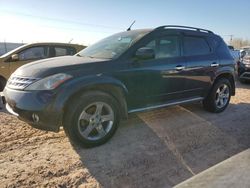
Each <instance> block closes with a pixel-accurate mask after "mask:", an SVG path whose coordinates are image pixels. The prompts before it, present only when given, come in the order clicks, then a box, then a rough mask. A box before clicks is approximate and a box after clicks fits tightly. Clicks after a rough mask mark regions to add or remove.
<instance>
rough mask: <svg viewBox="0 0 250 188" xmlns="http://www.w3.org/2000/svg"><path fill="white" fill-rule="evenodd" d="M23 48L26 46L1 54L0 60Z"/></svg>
mask: <svg viewBox="0 0 250 188" xmlns="http://www.w3.org/2000/svg"><path fill="white" fill-rule="evenodd" d="M24 46H26V45H22V46H20V47H18V48H15V49H13V50H11V51H9V52H7V53H5V54H3V55H2V56H1V57H0V58H4V57H7V56H9V55H10V54H12V53H14V52H15V51H18V50H19V49H21V48H23V47H24Z"/></svg>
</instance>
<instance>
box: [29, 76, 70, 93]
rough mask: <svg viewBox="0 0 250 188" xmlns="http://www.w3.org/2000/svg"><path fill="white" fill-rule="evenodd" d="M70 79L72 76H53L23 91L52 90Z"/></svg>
mask: <svg viewBox="0 0 250 188" xmlns="http://www.w3.org/2000/svg"><path fill="white" fill-rule="evenodd" d="M70 78H72V76H71V75H68V74H64V73H59V74H54V75H52V76H48V77H46V78H43V79H41V80H38V81H37V82H34V83H33V84H31V85H29V86H28V87H26V88H25V90H52V89H55V88H57V87H58V86H59V85H61V84H62V83H63V82H65V81H67V80H68V79H70Z"/></svg>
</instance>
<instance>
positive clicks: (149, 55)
mask: <svg viewBox="0 0 250 188" xmlns="http://www.w3.org/2000/svg"><path fill="white" fill-rule="evenodd" d="M135 57H136V58H137V59H139V60H147V59H153V58H155V52H154V50H153V49H152V48H147V47H142V48H139V49H138V50H137V51H136V53H135Z"/></svg>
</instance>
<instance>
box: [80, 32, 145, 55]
mask: <svg viewBox="0 0 250 188" xmlns="http://www.w3.org/2000/svg"><path fill="white" fill-rule="evenodd" d="M147 33H149V31H146V30H143V31H140V32H139V31H129V32H123V33H118V34H115V35H112V36H110V37H107V38H105V39H103V40H101V41H99V42H97V43H95V44H93V45H91V46H89V47H87V48H85V49H84V50H82V51H80V52H79V53H78V54H77V55H78V56H83V57H91V58H100V59H116V58H118V57H119V56H120V55H121V54H123V53H124V52H125V51H126V50H127V49H128V48H129V47H130V46H131V45H133V44H134V43H135V42H136V41H137V40H139V39H140V38H142V37H143V36H145V35H146V34H147Z"/></svg>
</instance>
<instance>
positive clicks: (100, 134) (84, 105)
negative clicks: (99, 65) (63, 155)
mask: <svg viewBox="0 0 250 188" xmlns="http://www.w3.org/2000/svg"><path fill="white" fill-rule="evenodd" d="M118 123H119V108H118V103H117V101H116V100H115V99H114V98H113V97H112V96H110V95H108V94H106V93H103V92H89V93H85V94H82V95H81V96H79V97H76V98H75V99H74V100H73V101H72V103H71V104H70V105H69V107H68V109H67V111H66V116H65V118H64V129H65V132H66V134H67V135H68V136H69V138H70V139H71V140H73V141H75V142H77V143H78V144H80V145H82V146H83V147H94V146H98V145H101V144H103V143H105V142H107V141H108V140H109V139H110V138H111V137H112V136H113V134H114V133H115V130H116V129H117V126H118Z"/></svg>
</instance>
